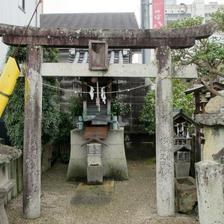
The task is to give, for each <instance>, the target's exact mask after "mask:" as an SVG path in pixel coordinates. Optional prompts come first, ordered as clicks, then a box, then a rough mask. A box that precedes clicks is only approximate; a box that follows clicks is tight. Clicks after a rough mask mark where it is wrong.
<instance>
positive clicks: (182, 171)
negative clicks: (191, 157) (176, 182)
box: [175, 161, 191, 178]
mask: <svg viewBox="0 0 224 224" xmlns="http://www.w3.org/2000/svg"><path fill="white" fill-rule="evenodd" d="M190 166H191V164H190V163H188V162H183V161H181V162H175V176H176V178H181V177H188V176H189V172H190Z"/></svg>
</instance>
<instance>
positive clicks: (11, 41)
mask: <svg viewBox="0 0 224 224" xmlns="http://www.w3.org/2000/svg"><path fill="white" fill-rule="evenodd" d="M215 30H216V26H215V25H214V24H205V25H202V26H197V27H193V28H186V29H171V30H166V29H162V30H100V29H94V30H89V29H79V30H73V29H66V28H58V29H46V28H29V29H27V32H26V27H20V26H11V25H6V24H0V36H2V39H3V42H4V43H5V44H8V45H20V44H21V45H23V46H28V58H27V64H28V71H27V74H26V75H25V78H26V84H28V85H29V88H26V94H25V95H26V99H25V121H24V123H25V124H24V151H23V152H24V198H23V208H24V216H25V217H27V218H36V217H39V216H40V193H41V182H40V176H41V168H40V161H41V116H42V76H41V74H40V71H41V50H40V47H41V46H47V47H68V48H69V47H73V48H74V47H78V48H82V47H88V44H89V40H104V41H106V42H107V43H108V46H109V47H110V48H130V49H145V48H154V49H157V54H156V58H157V62H158V70H157V71H158V75H157V77H156V83H157V87H156V182H157V212H158V214H159V215H161V216H169V215H174V213H175V206H174V158H173V157H174V156H173V104H172V80H171V79H172V74H171V56H170V49H178V48H189V47H192V46H193V45H194V44H195V40H197V39H201V38H207V37H209V36H210V35H212V34H213V33H214V32H215ZM136 76H137V74H136Z"/></svg>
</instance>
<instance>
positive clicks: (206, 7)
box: [165, 0, 224, 23]
mask: <svg viewBox="0 0 224 224" xmlns="http://www.w3.org/2000/svg"><path fill="white" fill-rule="evenodd" d="M168 2H171V1H167V4H166V5H165V20H166V23H171V22H173V21H176V20H180V19H184V18H188V17H194V16H201V17H204V18H205V21H207V20H208V19H209V18H210V14H211V13H213V12H216V11H217V10H218V9H220V8H224V5H223V4H218V2H210V3H209V4H205V1H204V0H194V2H193V3H192V4H184V3H181V4H179V5H177V4H169V3H168Z"/></svg>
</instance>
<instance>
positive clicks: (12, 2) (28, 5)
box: [0, 0, 42, 72]
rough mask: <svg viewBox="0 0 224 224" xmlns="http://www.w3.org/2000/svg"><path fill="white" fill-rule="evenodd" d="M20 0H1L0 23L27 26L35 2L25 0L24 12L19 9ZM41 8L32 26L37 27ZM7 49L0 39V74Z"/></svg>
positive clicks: (34, 0) (35, 0)
mask: <svg viewBox="0 0 224 224" xmlns="http://www.w3.org/2000/svg"><path fill="white" fill-rule="evenodd" d="M20 2H21V0H1V7H0V23H5V24H13V25H27V24H28V22H29V20H30V18H31V15H32V14H33V12H34V10H35V7H36V4H37V2H38V1H37V0H25V10H23V9H21V7H20ZM41 12H42V6H41V5H40V6H39V10H38V14H37V15H36V16H35V17H34V18H33V21H32V26H39V14H40V13H41ZM7 50H8V47H7V46H6V45H5V44H3V43H2V42H1V39H0V72H1V71H2V66H3V64H4V63H5V55H6V53H7Z"/></svg>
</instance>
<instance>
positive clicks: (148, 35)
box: [0, 24, 216, 49]
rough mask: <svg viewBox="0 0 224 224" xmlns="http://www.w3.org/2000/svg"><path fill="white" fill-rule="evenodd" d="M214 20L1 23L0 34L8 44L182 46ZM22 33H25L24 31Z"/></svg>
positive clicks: (211, 30) (209, 31)
mask: <svg viewBox="0 0 224 224" xmlns="http://www.w3.org/2000/svg"><path fill="white" fill-rule="evenodd" d="M215 30H216V26H214V24H205V25H201V26H196V27H191V28H184V29H169V30H166V29H161V30H154V29H148V30H140V29H138V30H128V29H126V30H125V29H123V30H122V29H117V30H112V29H110V30H109V29H108V30H105V29H104V30H103V29H79V30H74V29H66V28H58V29H55V28H52V29H50V28H49V29H47V28H29V29H28V31H27V32H26V34H25V27H20V26H10V25H5V24H0V36H3V42H4V43H6V44H9V45H18V44H20V43H21V44H22V45H28V44H33V45H42V46H51V47H88V44H89V40H103V41H106V42H107V43H108V45H109V47H111V48H132V49H136V48H138V49H140V48H156V47H159V46H161V45H164V46H165V45H166V46H169V47H170V48H185V47H191V46H193V45H194V42H195V39H201V38H207V37H209V36H210V35H212V34H213V33H214V31H215ZM24 34H25V35H24Z"/></svg>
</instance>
